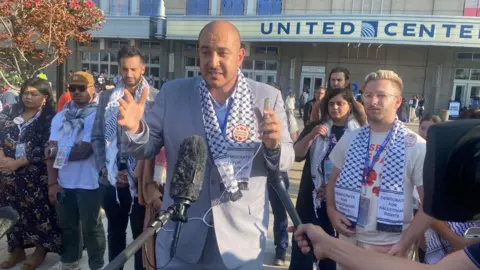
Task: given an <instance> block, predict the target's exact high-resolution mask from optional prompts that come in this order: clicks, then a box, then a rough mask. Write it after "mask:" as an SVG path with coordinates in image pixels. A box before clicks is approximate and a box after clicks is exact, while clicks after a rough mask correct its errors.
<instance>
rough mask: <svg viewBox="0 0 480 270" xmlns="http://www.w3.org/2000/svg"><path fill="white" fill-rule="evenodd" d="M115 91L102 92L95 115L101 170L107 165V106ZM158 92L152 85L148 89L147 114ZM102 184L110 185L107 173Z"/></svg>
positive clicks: (94, 142)
mask: <svg viewBox="0 0 480 270" xmlns="http://www.w3.org/2000/svg"><path fill="white" fill-rule="evenodd" d="M112 93H113V89H111V90H105V91H103V92H101V93H100V97H99V98H98V106H97V114H96V116H95V122H93V130H92V147H93V152H94V154H95V165H96V167H97V170H98V171H99V172H101V171H102V169H103V168H104V167H105V166H106V164H105V159H106V157H105V117H104V115H105V107H106V106H107V104H108V102H109V100H110V96H111V95H112ZM157 94H158V89H155V88H153V87H150V89H149V91H148V100H149V102H147V105H146V108H145V116H146V115H147V114H148V112H149V111H150V110H151V108H153V105H154V101H155V97H156V96H157ZM118 136H119V140H118V143H117V144H118V145H117V147H118V149H120V147H121V134H120V133H119V134H118ZM99 182H100V184H103V185H109V184H110V183H109V182H108V180H107V178H106V175H103V176H102V177H100V179H99Z"/></svg>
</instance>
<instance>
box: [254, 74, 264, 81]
mask: <svg viewBox="0 0 480 270" xmlns="http://www.w3.org/2000/svg"><path fill="white" fill-rule="evenodd" d="M255 81H257V82H263V76H262V75H255Z"/></svg>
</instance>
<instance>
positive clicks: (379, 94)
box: [362, 92, 398, 102]
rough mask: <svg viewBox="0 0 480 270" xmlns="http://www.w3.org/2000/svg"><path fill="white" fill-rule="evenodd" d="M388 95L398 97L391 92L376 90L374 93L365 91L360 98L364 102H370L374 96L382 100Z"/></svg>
mask: <svg viewBox="0 0 480 270" xmlns="http://www.w3.org/2000/svg"><path fill="white" fill-rule="evenodd" d="M388 97H398V96H396V95H392V94H387V93H383V92H376V93H372V92H365V93H363V94H362V100H363V101H365V102H370V101H372V100H373V99H374V98H377V100H378V101H384V100H385V99H387V98H388Z"/></svg>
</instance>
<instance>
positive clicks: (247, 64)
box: [242, 60, 253, 69]
mask: <svg viewBox="0 0 480 270" xmlns="http://www.w3.org/2000/svg"><path fill="white" fill-rule="evenodd" d="M242 69H253V60H243V64H242Z"/></svg>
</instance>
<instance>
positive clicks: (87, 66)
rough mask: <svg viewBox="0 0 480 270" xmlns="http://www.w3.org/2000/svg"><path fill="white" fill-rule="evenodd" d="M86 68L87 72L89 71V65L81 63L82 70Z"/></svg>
mask: <svg viewBox="0 0 480 270" xmlns="http://www.w3.org/2000/svg"><path fill="white" fill-rule="evenodd" d="M84 68H86V69H87V70H90V64H89V63H83V64H82V69H84Z"/></svg>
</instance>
